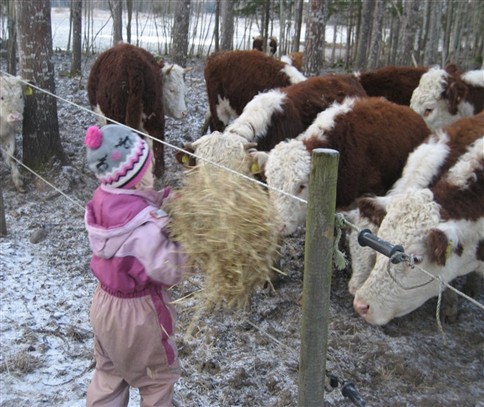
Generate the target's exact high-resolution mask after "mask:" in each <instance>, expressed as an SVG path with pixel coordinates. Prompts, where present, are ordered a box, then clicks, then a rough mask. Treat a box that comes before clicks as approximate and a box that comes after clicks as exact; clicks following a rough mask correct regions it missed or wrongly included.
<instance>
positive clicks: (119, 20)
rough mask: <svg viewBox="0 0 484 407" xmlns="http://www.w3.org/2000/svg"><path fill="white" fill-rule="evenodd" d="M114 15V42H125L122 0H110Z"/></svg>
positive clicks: (110, 7)
mask: <svg viewBox="0 0 484 407" xmlns="http://www.w3.org/2000/svg"><path fill="white" fill-rule="evenodd" d="M109 9H110V10H111V16H112V17H113V44H114V45H116V44H117V43H119V42H123V3H122V0H109Z"/></svg>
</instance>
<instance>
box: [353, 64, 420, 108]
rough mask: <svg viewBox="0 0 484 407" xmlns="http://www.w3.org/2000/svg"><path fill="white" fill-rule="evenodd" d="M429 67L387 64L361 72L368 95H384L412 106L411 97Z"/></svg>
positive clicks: (361, 79) (400, 103)
mask: <svg viewBox="0 0 484 407" xmlns="http://www.w3.org/2000/svg"><path fill="white" fill-rule="evenodd" d="M427 71H428V68H427V67H407V66H387V67H384V68H380V69H377V70H374V71H368V72H364V73H362V74H360V76H359V78H360V82H361V84H362V85H363V88H364V89H365V91H366V93H367V94H368V96H382V97H384V98H386V99H387V100H389V101H391V102H393V103H397V104H399V105H405V106H410V99H411V98H412V93H413V91H414V89H415V88H417V87H418V85H419V82H420V78H421V77H422V75H423V74H424V73H425V72H427Z"/></svg>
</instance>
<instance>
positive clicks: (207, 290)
mask: <svg viewBox="0 0 484 407" xmlns="http://www.w3.org/2000/svg"><path fill="white" fill-rule="evenodd" d="M177 195H178V198H176V199H174V200H172V201H171V202H170V203H169V204H168V205H167V208H166V209H167V211H168V212H169V214H170V216H171V217H172V221H171V223H170V234H171V236H172V237H173V238H174V239H175V240H177V241H179V242H180V243H181V244H182V245H183V247H184V249H185V251H186V252H187V256H188V259H189V263H190V264H189V265H190V266H195V267H198V268H200V269H201V270H202V271H203V272H204V274H205V278H204V288H203V290H202V291H201V295H202V297H203V299H204V300H205V305H206V307H207V308H211V307H213V306H215V307H220V306H223V307H227V308H233V307H236V308H239V309H240V308H245V307H246V306H247V305H248V302H249V299H250V295H251V293H252V292H253V291H254V290H255V289H256V288H257V287H260V286H261V285H263V284H265V283H266V282H268V283H270V278H271V275H272V274H273V272H274V271H277V270H275V269H274V267H273V263H274V260H275V259H276V256H277V253H278V249H279V244H278V233H277V229H276V213H275V210H274V209H273V206H272V205H271V203H270V201H269V197H268V194H267V193H266V192H265V191H264V190H263V188H262V187H261V186H260V185H258V184H256V183H255V182H252V181H251V180H249V179H245V178H243V177H240V176H238V175H236V174H232V173H228V172H227V171H224V170H222V169H219V168H217V167H214V166H213V165H206V166H200V167H198V168H196V169H194V170H191V171H189V172H187V174H186V177H185V179H184V183H183V186H182V188H181V189H180V190H179V191H178V192H177Z"/></svg>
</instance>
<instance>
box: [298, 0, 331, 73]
mask: <svg viewBox="0 0 484 407" xmlns="http://www.w3.org/2000/svg"><path fill="white" fill-rule="evenodd" d="M326 14H327V0H310V2H309V10H308V19H307V23H306V47H305V50H304V57H303V72H304V73H305V74H306V75H319V74H320V72H321V70H322V69H323V67H324V56H325V55H324V52H325V43H326V41H325V28H326Z"/></svg>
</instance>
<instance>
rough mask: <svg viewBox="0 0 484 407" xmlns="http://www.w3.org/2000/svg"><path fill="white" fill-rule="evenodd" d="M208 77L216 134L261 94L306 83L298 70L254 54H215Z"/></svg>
mask: <svg viewBox="0 0 484 407" xmlns="http://www.w3.org/2000/svg"><path fill="white" fill-rule="evenodd" d="M204 74H205V82H206V85H207V94H208V103H209V106H210V116H211V117H210V129H211V130H212V131H215V130H218V131H223V130H224V128H225V126H227V125H228V124H229V122H230V121H231V120H232V119H234V118H236V117H237V116H239V115H240V114H241V113H242V110H243V109H244V107H245V106H246V105H247V103H249V102H250V101H251V100H252V99H253V98H254V96H256V95H257V94H258V93H260V92H265V91H267V90H269V89H274V88H280V87H285V86H289V85H291V84H293V83H298V82H301V81H303V80H305V79H306V78H305V77H304V76H303V75H302V74H301V72H299V71H298V70H297V69H295V68H294V67H292V66H290V65H287V64H285V63H283V62H281V61H278V60H276V59H274V58H271V57H270V56H268V55H265V54H264V53H261V52H259V51H254V50H251V51H225V52H219V53H216V54H213V55H211V56H210V57H209V58H208V60H207V64H206V66H205V72H204Z"/></svg>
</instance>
